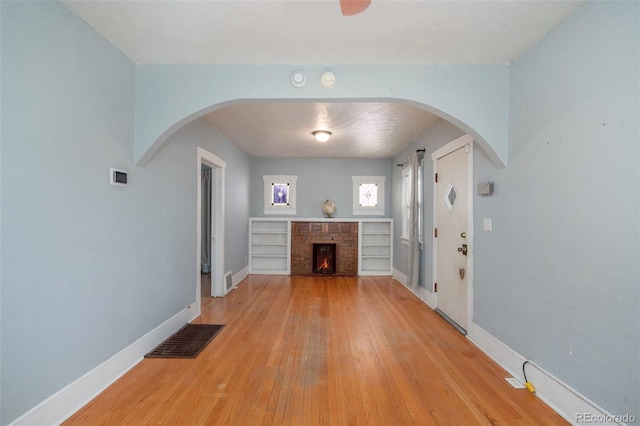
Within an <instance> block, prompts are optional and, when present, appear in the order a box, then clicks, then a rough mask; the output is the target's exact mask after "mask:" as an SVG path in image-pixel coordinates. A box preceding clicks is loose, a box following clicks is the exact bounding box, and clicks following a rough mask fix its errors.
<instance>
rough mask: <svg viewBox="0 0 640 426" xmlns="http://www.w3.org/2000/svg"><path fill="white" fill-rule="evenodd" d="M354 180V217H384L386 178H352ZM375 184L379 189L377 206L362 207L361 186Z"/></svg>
mask: <svg viewBox="0 0 640 426" xmlns="http://www.w3.org/2000/svg"><path fill="white" fill-rule="evenodd" d="M351 179H352V180H353V215H354V216H384V198H385V192H384V186H385V182H386V181H387V177H386V176H352V177H351ZM362 184H375V185H377V187H378V194H377V195H378V200H377V201H378V202H377V205H375V206H361V205H360V185H362Z"/></svg>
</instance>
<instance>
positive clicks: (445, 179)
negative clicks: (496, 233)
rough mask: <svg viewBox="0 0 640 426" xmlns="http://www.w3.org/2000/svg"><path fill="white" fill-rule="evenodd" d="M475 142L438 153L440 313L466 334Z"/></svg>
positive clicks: (460, 141)
mask: <svg viewBox="0 0 640 426" xmlns="http://www.w3.org/2000/svg"><path fill="white" fill-rule="evenodd" d="M472 148H473V140H472V139H471V138H470V137H469V136H467V135H465V136H463V137H461V138H458V139H456V140H454V141H452V142H450V143H448V144H447V145H445V146H444V147H443V148H441V149H439V150H438V151H436V152H434V153H433V155H432V159H433V161H434V170H435V172H436V176H437V179H434V182H435V183H434V191H433V194H434V212H435V214H434V227H435V228H436V229H437V237H436V238H435V239H434V240H435V242H434V245H435V247H434V251H433V253H434V262H433V264H434V282H435V283H437V284H436V285H437V288H436V289H435V291H437V292H436V312H437V313H438V314H440V315H441V316H442V317H443V318H444V319H445V320H447V321H448V322H449V323H450V324H451V325H452V326H454V327H455V328H456V329H457V330H458V331H460V332H461V333H463V334H466V330H467V327H468V323H469V321H470V319H471V308H472V306H473V304H472V299H473V298H472V287H471V282H472V281H471V279H472V266H473V261H472V259H471V256H472V236H473V209H472V206H473V191H472V186H473V185H472V178H473V173H472V167H473V153H472Z"/></svg>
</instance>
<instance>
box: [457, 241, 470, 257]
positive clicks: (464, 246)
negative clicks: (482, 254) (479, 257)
mask: <svg viewBox="0 0 640 426" xmlns="http://www.w3.org/2000/svg"><path fill="white" fill-rule="evenodd" d="M467 251H468V249H467V245H466V244H463V245H462V247H458V252H460V253H462V254H464V255H465V256H466V255H467Z"/></svg>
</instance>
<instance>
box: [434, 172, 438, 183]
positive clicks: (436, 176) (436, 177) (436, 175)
mask: <svg viewBox="0 0 640 426" xmlns="http://www.w3.org/2000/svg"><path fill="white" fill-rule="evenodd" d="M434 176H435V179H436V183H438V174H437V173H436V174H435V175H434Z"/></svg>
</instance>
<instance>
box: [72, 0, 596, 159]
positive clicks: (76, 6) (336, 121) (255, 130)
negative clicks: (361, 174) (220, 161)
mask: <svg viewBox="0 0 640 426" xmlns="http://www.w3.org/2000/svg"><path fill="white" fill-rule="evenodd" d="M583 3H584V1H582V0H579V1H578V0H576V1H573V0H572V1H561V0H553V1H545V0H534V1H526V0H510V1H493V0H473V1H464V0H445V1H437V0H372V3H371V5H370V6H369V8H368V9H367V10H365V11H364V12H362V13H361V14H358V15H355V16H342V14H341V13H340V5H339V2H338V0H284V1H283V0H257V1H252V0H227V1H221V0H200V1H184V0H180V1H178V0H170V1H153V0H132V1H128V0H109V1H100V0H79V1H64V4H65V5H66V6H67V7H68V8H69V9H70V10H71V11H72V12H74V13H76V14H77V15H79V16H80V17H81V18H82V19H84V20H85V21H86V22H87V23H88V24H89V25H91V26H92V27H93V28H95V29H96V31H98V32H99V33H100V34H102V35H103V36H104V37H105V38H106V39H108V40H110V41H111V42H112V43H113V44H114V45H115V46H116V47H118V48H119V49H120V50H121V51H122V52H124V53H125V54H126V55H127V56H128V57H129V58H131V59H132V60H133V61H135V62H137V63H153V64H185V63H187V64H199V63H220V64H222V63H225V64H507V63H510V62H511V61H512V60H513V59H515V58H516V57H517V56H519V55H520V54H521V53H523V52H524V51H525V50H527V49H528V48H529V47H530V46H532V45H533V44H534V43H535V42H536V41H537V40H539V39H540V38H542V37H543V36H544V35H545V34H546V33H547V32H548V31H549V30H550V29H552V28H553V27H554V26H556V25H557V24H558V23H559V22H561V21H562V20H563V19H564V18H566V17H567V16H568V15H569V14H570V13H571V12H572V11H574V10H575V9H576V8H578V7H579V6H581V5H582V4H583ZM247 117H251V120H247V119H246V118H247ZM206 119H207V120H208V121H209V122H210V123H212V124H213V125H214V126H216V128H218V130H220V132H221V133H222V134H224V135H225V136H226V137H227V138H229V139H230V140H232V141H234V142H236V143H237V144H238V145H239V146H240V147H241V148H242V149H243V150H244V151H245V152H247V153H248V154H249V155H251V156H257V157H299V158H302V157H316V158H317V157H327V156H331V157H335V158H343V157H344V158H350V157H363V158H391V157H393V156H394V155H396V154H397V153H398V152H399V151H401V150H402V149H403V148H404V147H406V145H407V144H408V143H410V142H412V141H413V140H414V139H415V137H416V136H417V135H419V134H420V133H421V132H422V131H424V130H425V129H426V128H428V127H429V126H431V125H433V123H434V120H436V118H435V117H433V116H431V115H429V114H428V113H426V112H424V111H422V110H418V109H416V108H413V107H409V106H401V105H395V104H384V103H373V104H372V103H340V102H338V103H330V104H329V103H285V102H282V103H259V104H239V105H234V106H230V107H226V108H224V109H221V110H218V111H215V112H213V113H212V114H211V115H210V116H208V117H206ZM312 125H313V126H316V127H318V128H319V126H321V125H326V126H328V130H331V131H332V132H333V133H334V135H333V137H332V139H330V141H329V142H327V143H326V144H325V146H318V145H312V144H311V140H312V139H311V136H310V134H309V133H310V130H309V129H310V128H312V129H313V128H315V127H313V126H312ZM310 126H311V127H310ZM329 147H331V149H329ZM328 152H331V154H327V153H328Z"/></svg>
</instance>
